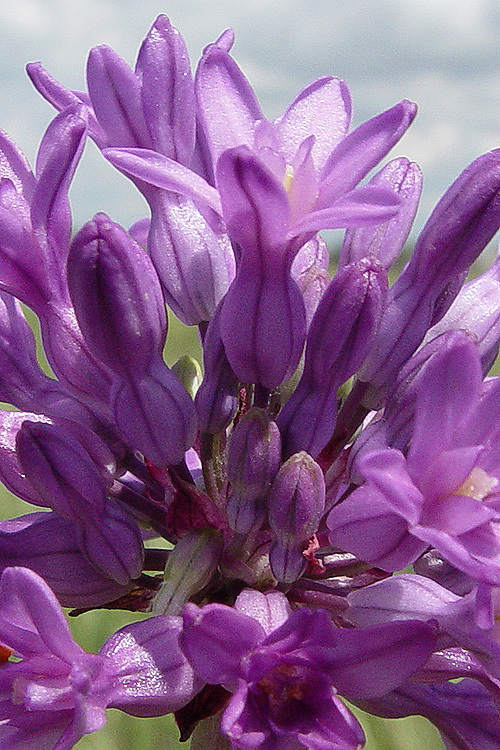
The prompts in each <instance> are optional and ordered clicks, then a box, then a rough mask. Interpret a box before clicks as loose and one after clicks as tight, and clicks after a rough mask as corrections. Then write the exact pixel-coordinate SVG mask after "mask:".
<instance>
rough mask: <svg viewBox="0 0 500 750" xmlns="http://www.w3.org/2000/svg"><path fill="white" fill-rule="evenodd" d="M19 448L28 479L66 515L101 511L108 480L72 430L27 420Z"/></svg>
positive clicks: (72, 517)
mask: <svg viewBox="0 0 500 750" xmlns="http://www.w3.org/2000/svg"><path fill="white" fill-rule="evenodd" d="M16 449H17V454H18V456H19V461H20V463H21V466H22V468H23V470H24V473H25V475H26V478H27V479H28V480H29V481H30V482H31V484H32V485H33V487H35V489H36V491H37V493H38V494H39V496H40V497H41V498H42V499H43V500H44V502H45V504H46V505H47V506H48V507H51V508H52V509H53V510H55V511H56V512H57V513H58V514H59V515H60V516H62V517H63V518H67V519H69V520H72V521H74V522H75V523H78V522H79V519H80V516H83V517H85V515H86V514H90V515H92V514H100V513H101V512H102V511H103V510H104V505H105V486H104V482H103V480H102V478H101V476H100V474H99V472H98V470H97V468H96V466H95V465H94V463H93V462H92V460H91V458H90V456H89V455H88V454H87V453H86V451H85V450H84V449H83V448H82V446H81V445H80V444H79V443H78V442H77V441H76V440H75V438H73V437H72V436H71V435H70V434H69V433H66V432H65V431H63V430H62V429H61V428H59V427H56V426H55V425H52V424H48V423H43V422H31V421H27V420H26V421H24V422H23V424H22V427H21V429H20V430H19V432H18V433H17V438H16Z"/></svg>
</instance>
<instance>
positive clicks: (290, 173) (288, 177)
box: [283, 164, 293, 193]
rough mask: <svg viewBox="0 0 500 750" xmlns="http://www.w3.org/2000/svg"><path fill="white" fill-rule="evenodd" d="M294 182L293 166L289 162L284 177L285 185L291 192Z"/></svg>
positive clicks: (287, 190)
mask: <svg viewBox="0 0 500 750" xmlns="http://www.w3.org/2000/svg"><path fill="white" fill-rule="evenodd" d="M292 182H293V167H291V166H290V165H289V164H287V165H286V167H285V176H284V177H283V187H284V188H285V190H286V192H287V193H289V192H290V189H291V187H292Z"/></svg>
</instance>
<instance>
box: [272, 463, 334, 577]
mask: <svg viewBox="0 0 500 750" xmlns="http://www.w3.org/2000/svg"><path fill="white" fill-rule="evenodd" d="M267 504H268V509H269V526H270V527H271V532H272V535H273V543H272V545H271V549H270V552H269V562H270V564H271V569H272V571H273V575H274V576H275V578H276V579H277V580H278V581H281V582H282V583H293V581H295V580H296V579H297V578H299V576H300V575H301V574H302V572H303V571H304V568H305V566H306V561H305V558H304V556H303V554H302V552H303V550H304V548H305V547H306V545H307V542H308V540H309V539H310V538H311V537H312V536H313V534H315V533H316V531H317V530H318V526H319V523H320V521H321V517H322V515H323V512H324V508H325V480H324V478H323V472H322V471H321V468H320V467H319V465H318V464H317V463H316V461H314V459H312V458H311V456H309V455H308V454H307V453H306V452H305V451H301V452H300V453H296V454H295V455H293V456H291V457H290V458H289V459H288V461H287V462H286V463H284V464H283V466H282V467H281V469H280V470H279V472H278V475H277V477H276V479H275V480H274V482H273V485H272V487H271V491H270V493H269V496H268V503H267Z"/></svg>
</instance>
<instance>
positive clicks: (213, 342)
mask: <svg viewBox="0 0 500 750" xmlns="http://www.w3.org/2000/svg"><path fill="white" fill-rule="evenodd" d="M220 312H221V305H219V306H218V307H217V309H216V311H215V314H214V316H213V318H212V319H211V321H210V323H209V325H208V328H207V332H206V334H205V338H204V341H203V370H204V375H203V381H202V383H201V385H200V387H199V388H198V391H197V393H196V398H195V405H196V413H197V415H198V422H199V426H200V430H201V431H202V432H207V433H209V434H211V435H215V434H217V433H218V432H221V431H222V430H224V429H225V428H226V427H227V426H228V425H229V423H230V422H231V420H232V419H233V417H234V415H235V413H236V409H237V407H238V378H237V377H236V375H235V374H234V372H233V371H232V369H231V366H230V364H229V362H228V360H227V357H226V352H225V349H224V344H223V343H222V338H221V334H220Z"/></svg>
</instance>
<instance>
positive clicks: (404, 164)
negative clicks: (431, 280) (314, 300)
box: [339, 157, 422, 269]
mask: <svg viewBox="0 0 500 750" xmlns="http://www.w3.org/2000/svg"><path fill="white" fill-rule="evenodd" d="M369 184H370V185H382V186H384V185H385V186H387V187H390V188H391V189H392V190H394V192H395V193H396V194H397V195H398V197H399V199H400V200H401V206H400V208H399V210H398V212H397V214H396V216H394V217H393V218H392V219H390V220H389V221H388V222H386V223H384V224H379V225H378V226H376V227H371V226H368V227H360V228H358V229H348V230H347V232H346V234H345V238H344V242H343V244H342V249H341V252H340V259H339V265H340V266H343V265H347V264H348V263H352V262H353V261H359V260H361V258H366V257H375V258H377V259H378V260H379V261H380V263H382V265H383V266H384V268H386V269H388V268H390V266H391V265H392V264H393V262H394V261H395V260H396V258H397V256H398V255H399V253H400V252H401V250H402V249H403V247H404V244H405V242H406V240H407V238H408V234H409V232H410V229H411V225H412V222H413V219H414V218H415V213H416V211H417V207H418V202H419V199H420V193H421V190H422V173H421V171H420V169H419V167H418V165H417V164H415V163H414V162H410V161H408V159H405V158H404V157H401V158H399V159H393V160H392V161H390V162H389V164H387V165H386V166H385V167H384V168H383V169H381V170H380V172H377V174H376V175H375V177H372V179H371V180H370V183H369Z"/></svg>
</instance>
